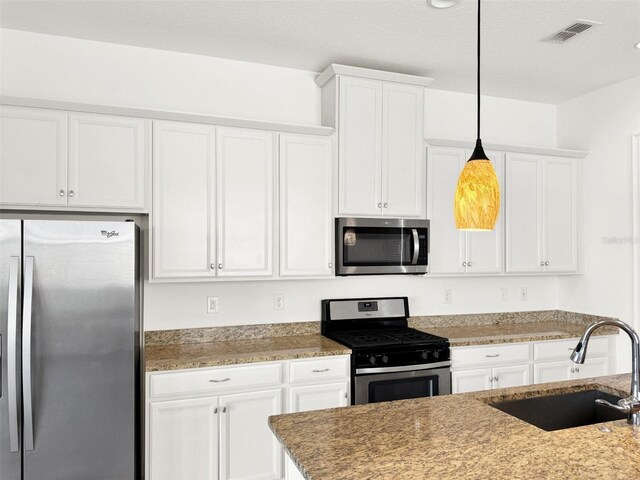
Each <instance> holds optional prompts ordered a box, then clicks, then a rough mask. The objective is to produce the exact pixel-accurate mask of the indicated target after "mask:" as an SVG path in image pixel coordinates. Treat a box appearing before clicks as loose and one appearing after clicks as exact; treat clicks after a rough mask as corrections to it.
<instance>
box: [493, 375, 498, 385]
mask: <svg viewBox="0 0 640 480" xmlns="http://www.w3.org/2000/svg"><path fill="white" fill-rule="evenodd" d="M493 379H494V380H495V381H496V383H498V382H499V380H498V376H497V375H496V376H495V377H493Z"/></svg>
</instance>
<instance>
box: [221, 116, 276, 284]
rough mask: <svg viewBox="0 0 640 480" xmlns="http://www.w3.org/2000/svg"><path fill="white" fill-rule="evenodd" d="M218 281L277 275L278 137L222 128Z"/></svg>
mask: <svg viewBox="0 0 640 480" xmlns="http://www.w3.org/2000/svg"><path fill="white" fill-rule="evenodd" d="M216 143H217V144H216V151H217V158H216V163H217V183H216V185H217V192H216V197H217V203H218V204H217V225H218V255H217V262H218V264H217V267H218V276H219V277H228V276H271V275H272V274H273V196H274V175H273V170H274V169H273V165H274V134H273V133H271V132H264V131H259V130H245V129H237V128H218V129H217V140H216Z"/></svg>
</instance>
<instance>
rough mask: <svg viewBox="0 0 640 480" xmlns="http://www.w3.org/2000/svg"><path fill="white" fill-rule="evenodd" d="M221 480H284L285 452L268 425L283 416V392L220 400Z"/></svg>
mask: <svg viewBox="0 0 640 480" xmlns="http://www.w3.org/2000/svg"><path fill="white" fill-rule="evenodd" d="M220 407H221V408H222V416H221V426H220V434H221V436H220V438H221V442H220V443H221V449H220V478H221V480H240V479H252V480H268V479H278V478H281V477H282V448H281V447H280V443H279V442H278V440H277V439H276V437H275V435H274V434H273V433H272V432H271V430H270V429H269V425H268V423H267V420H268V418H269V417H270V416H271V415H278V414H280V413H282V390H281V389H277V390H268V391H264V392H252V393H242V394H238V395H226V396H224V397H221V398H220Z"/></svg>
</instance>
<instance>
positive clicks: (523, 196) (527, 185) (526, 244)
mask: <svg viewBox="0 0 640 480" xmlns="http://www.w3.org/2000/svg"><path fill="white" fill-rule="evenodd" d="M506 187H507V191H506V205H505V207H506V219H507V226H506V232H507V235H506V253H507V255H506V257H507V264H506V270H507V272H539V271H542V269H543V266H542V195H543V189H542V159H541V157H539V156H537V155H527V154H521V153H518V154H516V153H507V160H506Z"/></svg>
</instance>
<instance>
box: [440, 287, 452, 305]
mask: <svg viewBox="0 0 640 480" xmlns="http://www.w3.org/2000/svg"><path fill="white" fill-rule="evenodd" d="M442 301H443V302H444V303H451V289H450V288H445V289H444V296H443V298H442Z"/></svg>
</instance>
